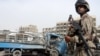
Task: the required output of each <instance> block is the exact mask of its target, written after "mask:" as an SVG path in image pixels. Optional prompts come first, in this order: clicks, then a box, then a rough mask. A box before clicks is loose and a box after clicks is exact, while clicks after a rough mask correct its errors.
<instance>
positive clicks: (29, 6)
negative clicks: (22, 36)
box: [0, 0, 100, 31]
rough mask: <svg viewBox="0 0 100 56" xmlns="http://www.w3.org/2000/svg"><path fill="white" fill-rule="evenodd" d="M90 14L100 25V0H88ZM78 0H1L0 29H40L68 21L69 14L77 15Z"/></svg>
mask: <svg viewBox="0 0 100 56" xmlns="http://www.w3.org/2000/svg"><path fill="white" fill-rule="evenodd" d="M87 1H88V2H89V4H90V10H91V11H90V12H89V14H91V15H94V16H95V17H96V20H97V21H96V23H97V25H100V22H99V21H100V7H99V5H100V0H87ZM75 2H76V0H0V30H2V29H8V30H18V28H19V27H20V26H26V25H30V24H32V25H37V27H38V29H39V31H42V28H44V27H53V26H55V25H56V23H57V22H59V21H67V18H68V16H69V14H72V15H73V17H74V18H75V17H77V16H78V14H77V13H76V11H75V6H74V5H75Z"/></svg>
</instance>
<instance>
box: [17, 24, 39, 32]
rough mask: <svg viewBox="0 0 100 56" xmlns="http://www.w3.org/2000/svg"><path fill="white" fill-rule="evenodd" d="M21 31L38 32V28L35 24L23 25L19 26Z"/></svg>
mask: <svg viewBox="0 0 100 56" xmlns="http://www.w3.org/2000/svg"><path fill="white" fill-rule="evenodd" d="M19 32H32V33H37V32H38V29H37V26H35V25H28V26H22V27H20V28H19Z"/></svg>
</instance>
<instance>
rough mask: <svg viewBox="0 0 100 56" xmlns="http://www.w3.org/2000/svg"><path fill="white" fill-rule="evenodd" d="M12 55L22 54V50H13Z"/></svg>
mask: <svg viewBox="0 0 100 56" xmlns="http://www.w3.org/2000/svg"><path fill="white" fill-rule="evenodd" d="M13 56H22V52H21V51H20V50H15V51H14V52H13Z"/></svg>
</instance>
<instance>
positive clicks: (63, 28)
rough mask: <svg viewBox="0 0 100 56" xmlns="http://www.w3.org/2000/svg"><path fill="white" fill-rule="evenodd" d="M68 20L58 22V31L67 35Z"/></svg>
mask: <svg viewBox="0 0 100 56" xmlns="http://www.w3.org/2000/svg"><path fill="white" fill-rule="evenodd" d="M67 25H68V23H67V21H65V22H57V24H56V32H57V34H60V35H63V36H65V35H66V33H67Z"/></svg>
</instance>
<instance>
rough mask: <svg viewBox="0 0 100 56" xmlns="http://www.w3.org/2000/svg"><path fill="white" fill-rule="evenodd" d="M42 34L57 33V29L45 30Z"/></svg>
mask: <svg viewBox="0 0 100 56" xmlns="http://www.w3.org/2000/svg"><path fill="white" fill-rule="evenodd" d="M42 32H43V35H44V34H46V33H56V27H50V28H43V29H42Z"/></svg>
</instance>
